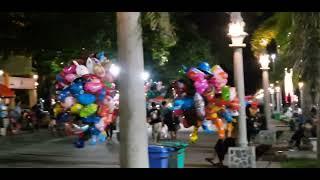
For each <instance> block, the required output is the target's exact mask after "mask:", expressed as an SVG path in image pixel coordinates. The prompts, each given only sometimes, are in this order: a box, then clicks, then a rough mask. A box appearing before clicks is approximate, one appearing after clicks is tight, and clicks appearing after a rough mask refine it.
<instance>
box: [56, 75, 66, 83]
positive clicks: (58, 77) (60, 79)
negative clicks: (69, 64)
mask: <svg viewBox="0 0 320 180" xmlns="http://www.w3.org/2000/svg"><path fill="white" fill-rule="evenodd" d="M56 80H57V81H58V82H63V81H64V79H63V77H62V76H61V75H60V74H57V75H56Z"/></svg>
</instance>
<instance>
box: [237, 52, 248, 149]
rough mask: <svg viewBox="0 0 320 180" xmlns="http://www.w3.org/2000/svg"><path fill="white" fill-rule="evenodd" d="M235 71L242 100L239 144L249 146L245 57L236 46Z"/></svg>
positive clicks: (239, 95)
mask: <svg viewBox="0 0 320 180" xmlns="http://www.w3.org/2000/svg"><path fill="white" fill-rule="evenodd" d="M233 71H234V80H235V84H236V87H237V92H238V97H239V101H240V111H239V122H238V123H239V145H240V147H247V146H248V140H247V120H246V101H245V91H244V75H243V57H242V48H239V47H235V48H234V53H233Z"/></svg>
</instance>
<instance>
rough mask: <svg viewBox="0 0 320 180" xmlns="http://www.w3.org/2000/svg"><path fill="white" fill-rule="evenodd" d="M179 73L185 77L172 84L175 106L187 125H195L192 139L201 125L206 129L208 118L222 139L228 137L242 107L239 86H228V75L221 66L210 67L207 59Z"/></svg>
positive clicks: (195, 136) (193, 139)
mask: <svg viewBox="0 0 320 180" xmlns="http://www.w3.org/2000/svg"><path fill="white" fill-rule="evenodd" d="M179 74H180V75H181V76H182V77H181V78H180V79H178V80H176V81H174V82H173V83H172V87H173V90H174V92H173V94H174V103H173V106H174V107H173V108H174V114H175V116H180V117H182V119H183V122H182V123H183V125H184V127H185V128H188V127H191V126H193V127H194V131H193V132H192V133H191V134H190V141H191V142H192V143H194V142H196V141H197V140H198V130H199V127H201V126H202V127H203V128H204V129H206V127H205V126H206V124H208V123H207V121H211V122H212V124H214V126H215V127H216V131H217V133H218V136H219V139H224V138H226V137H225V136H226V133H225V132H226V130H227V132H230V131H232V130H233V129H234V127H233V125H232V124H233V123H234V122H235V116H234V115H235V114H237V111H238V110H239V100H238V98H237V95H236V89H235V88H234V87H229V86H228V85H227V83H228V74H227V73H226V72H225V71H224V70H223V69H222V68H221V67H220V66H219V65H215V66H213V67H210V65H209V64H208V63H207V62H201V63H200V64H199V65H198V67H191V68H186V67H185V66H183V68H182V70H179ZM226 128H227V129H226ZM228 134H230V133H228ZM228 136H229V135H228Z"/></svg>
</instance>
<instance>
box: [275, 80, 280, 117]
mask: <svg viewBox="0 0 320 180" xmlns="http://www.w3.org/2000/svg"><path fill="white" fill-rule="evenodd" d="M275 90H276V99H277V113H280V111H281V110H280V106H281V99H280V93H281V91H280V87H279V86H277V87H276V88H275Z"/></svg>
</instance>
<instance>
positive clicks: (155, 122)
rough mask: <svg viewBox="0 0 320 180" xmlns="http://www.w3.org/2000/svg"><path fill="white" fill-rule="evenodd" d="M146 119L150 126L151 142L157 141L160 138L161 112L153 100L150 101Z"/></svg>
mask: <svg viewBox="0 0 320 180" xmlns="http://www.w3.org/2000/svg"><path fill="white" fill-rule="evenodd" d="M147 119H148V122H149V124H150V125H151V126H152V140H153V142H158V141H159V140H160V136H161V129H162V124H163V123H162V120H161V112H160V110H159V109H158V108H157V106H156V103H155V102H152V103H151V109H150V110H149V111H148V114H147Z"/></svg>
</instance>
